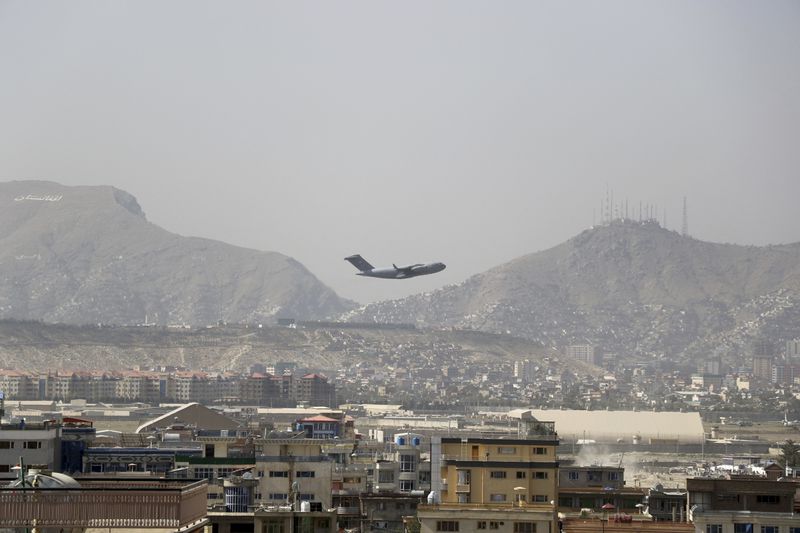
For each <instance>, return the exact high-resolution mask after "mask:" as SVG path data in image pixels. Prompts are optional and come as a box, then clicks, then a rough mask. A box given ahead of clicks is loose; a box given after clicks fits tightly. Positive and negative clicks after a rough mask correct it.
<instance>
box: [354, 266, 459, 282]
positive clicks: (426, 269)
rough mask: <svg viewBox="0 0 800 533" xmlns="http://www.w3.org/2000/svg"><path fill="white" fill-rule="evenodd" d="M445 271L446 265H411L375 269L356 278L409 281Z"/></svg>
mask: <svg viewBox="0 0 800 533" xmlns="http://www.w3.org/2000/svg"><path fill="white" fill-rule="evenodd" d="M444 269H445V265H444V263H428V264H420V265H411V266H408V267H400V268H394V267H388V268H373V269H372V270H364V271H362V272H356V276H366V277H368V278H383V279H407V278H414V277H417V276H424V275H426V274H436V273H437V272H441V271H442V270H444Z"/></svg>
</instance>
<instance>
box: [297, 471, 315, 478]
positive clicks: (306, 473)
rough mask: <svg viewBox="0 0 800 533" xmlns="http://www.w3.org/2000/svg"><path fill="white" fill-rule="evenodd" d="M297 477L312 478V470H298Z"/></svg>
mask: <svg viewBox="0 0 800 533" xmlns="http://www.w3.org/2000/svg"><path fill="white" fill-rule="evenodd" d="M297 477H314V471H313V470H300V471H298V472H297Z"/></svg>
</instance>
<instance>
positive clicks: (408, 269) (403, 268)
mask: <svg viewBox="0 0 800 533" xmlns="http://www.w3.org/2000/svg"><path fill="white" fill-rule="evenodd" d="M392 266H393V267H394V269H395V270H399V271H401V272H404V273H409V272H411V271H412V270H413V269H414V268H415V267H418V266H422V263H416V264H414V265H407V266H400V267H399V266H397V265H395V264H394V263H392Z"/></svg>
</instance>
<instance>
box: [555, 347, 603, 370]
mask: <svg viewBox="0 0 800 533" xmlns="http://www.w3.org/2000/svg"><path fill="white" fill-rule="evenodd" d="M564 355H565V356H566V357H567V358H569V359H575V360H577V361H583V362H584V363H589V364H590V365H597V364H601V363H602V362H603V361H602V356H601V355H600V354H599V351H598V350H597V349H596V348H595V346H593V345H591V344H572V345H570V346H565V347H564Z"/></svg>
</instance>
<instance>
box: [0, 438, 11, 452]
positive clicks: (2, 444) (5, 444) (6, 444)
mask: <svg viewBox="0 0 800 533" xmlns="http://www.w3.org/2000/svg"><path fill="white" fill-rule="evenodd" d="M13 448H14V442H13V441H10V440H0V450H11V449H13Z"/></svg>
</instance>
